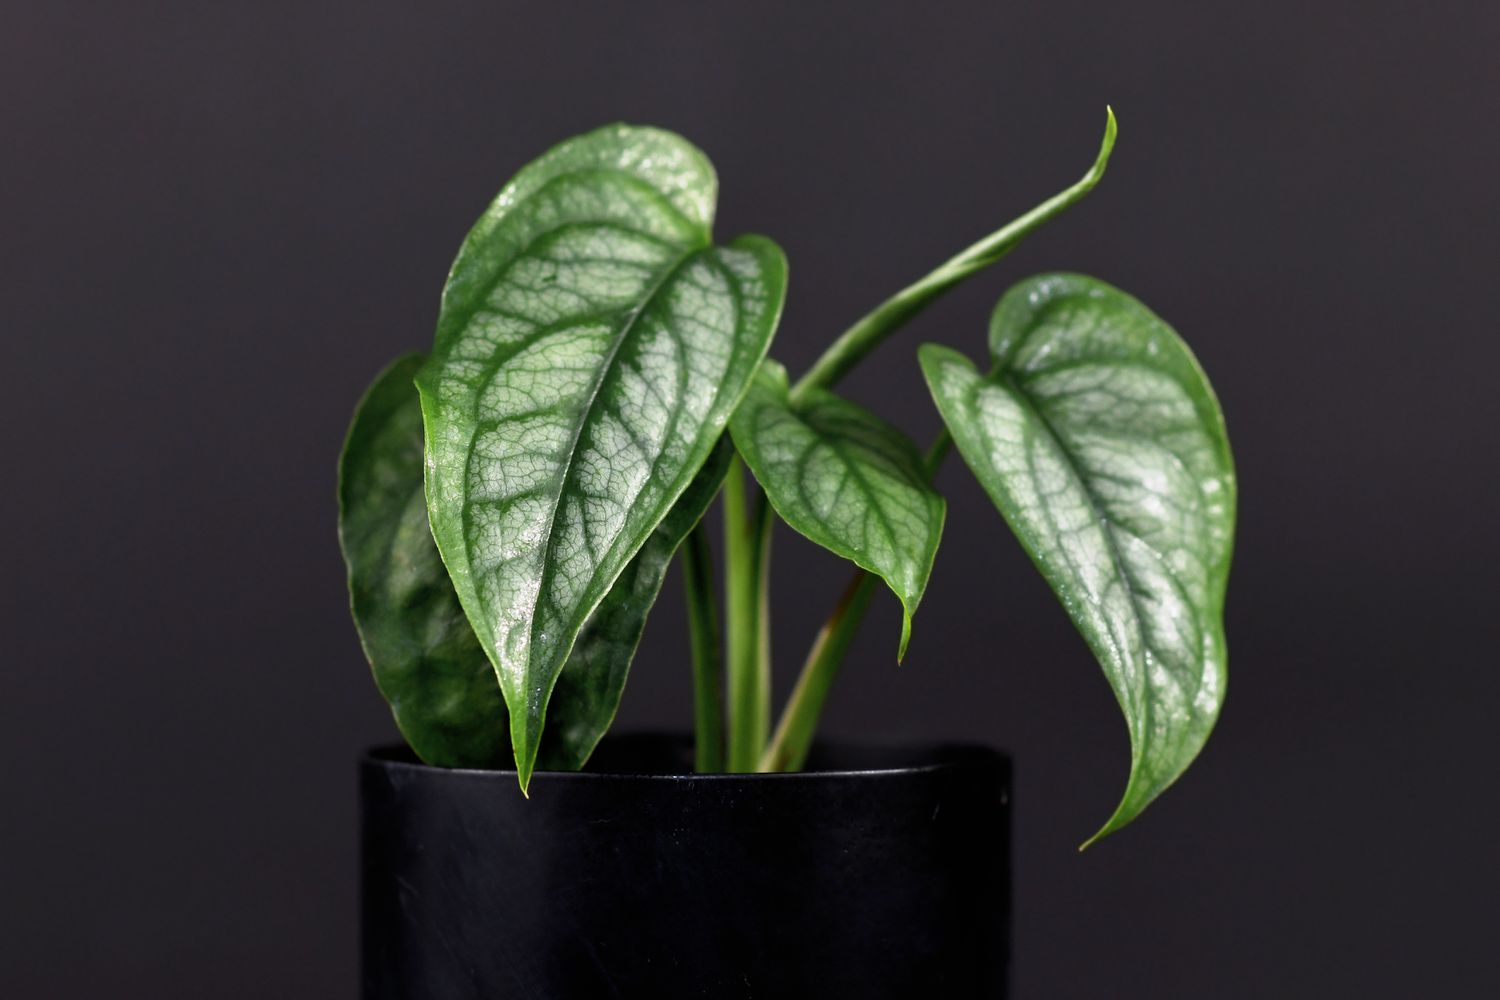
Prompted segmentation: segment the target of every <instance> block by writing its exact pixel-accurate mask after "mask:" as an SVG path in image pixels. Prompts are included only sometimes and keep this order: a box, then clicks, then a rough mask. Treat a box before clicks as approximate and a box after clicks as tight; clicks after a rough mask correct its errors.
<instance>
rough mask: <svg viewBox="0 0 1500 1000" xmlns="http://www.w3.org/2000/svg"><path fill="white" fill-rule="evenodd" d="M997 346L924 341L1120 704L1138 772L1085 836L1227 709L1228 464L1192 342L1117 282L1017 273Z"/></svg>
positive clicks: (928, 365) (960, 421) (1177, 769)
mask: <svg viewBox="0 0 1500 1000" xmlns="http://www.w3.org/2000/svg"><path fill="white" fill-rule="evenodd" d="M990 352H991V357H992V359H993V368H992V370H991V371H990V373H989V374H981V373H980V372H979V371H977V370H976V369H975V367H974V365H973V364H972V363H970V362H969V361H968V360H967V359H966V358H964V357H963V356H962V355H959V354H957V353H955V352H953V351H951V350H948V349H947V348H943V347H938V346H936V345H932V344H928V345H926V346H924V347H923V348H922V349H921V355H920V356H921V362H922V370H923V372H924V374H925V375H926V378H927V384H928V386H929V388H930V389H931V390H932V395H933V398H934V399H935V400H936V401H937V405H938V409H939V410H940V411H941V412H942V415H943V420H944V421H945V422H946V423H947V425H948V429H949V430H950V432H951V433H952V434H953V440H954V442H955V443H956V444H957V445H958V450H959V452H960V453H961V454H962V455H963V457H964V461H965V462H967V463H968V465H969V468H970V469H972V470H973V471H974V474H975V475H976V476H977V477H978V479H979V481H980V483H981V484H983V486H984V488H985V490H986V492H988V493H989V495H990V498H991V499H992V500H993V501H994V502H995V505H996V506H997V507H999V509H1000V512H1001V514H1003V515H1004V516H1005V519H1006V521H1007V522H1009V524H1010V526H1011V528H1012V530H1014V531H1015V533H1016V535H1017V537H1018V538H1019V539H1020V541H1021V544H1022V546H1023V547H1024V548H1025V549H1026V551H1027V553H1028V554H1030V556H1031V558H1032V560H1033V561H1034V562H1035V563H1036V565H1037V567H1038V568H1039V569H1040V570H1041V571H1042V574H1043V575H1044V576H1045V577H1046V578H1047V580H1048V582H1049V583H1051V585H1052V588H1053V589H1054V590H1055V591H1056V592H1057V595H1058V597H1059V598H1060V599H1061V601H1062V604H1063V607H1064V608H1066V609H1067V612H1068V614H1069V615H1070V616H1071V617H1072V619H1073V622H1074V624H1075V625H1077V627H1078V629H1079V631H1080V632H1081V633H1082V634H1083V637H1084V638H1085V639H1086V640H1087V641H1088V643H1089V645H1090V647H1092V649H1093V651H1094V654H1095V656H1097V657H1098V659H1099V662H1100V664H1101V665H1102V666H1103V668H1104V673H1105V676H1106V677H1107V678H1108V680H1109V683H1110V685H1111V686H1112V687H1113V688H1114V692H1115V697H1116V698H1117V699H1118V701H1119V703H1120V708H1121V709H1122V710H1123V712H1124V714H1125V719H1126V722H1127V724H1128V727H1129V730H1130V742H1131V765H1130V778H1129V781H1128V783H1127V785H1126V788H1125V794H1124V796H1123V798H1122V799H1121V801H1120V804H1119V806H1118V807H1117V808H1116V810H1115V812H1114V815H1112V816H1111V817H1110V819H1109V821H1108V822H1107V823H1105V825H1104V827H1103V828H1102V829H1100V831H1099V832H1098V833H1096V834H1095V835H1094V836H1093V837H1092V838H1091V839H1090V840H1089V843H1093V841H1095V840H1098V839H1099V838H1100V837H1103V836H1105V835H1106V834H1109V833H1112V832H1113V831H1115V830H1118V829H1119V828H1120V827H1122V826H1124V825H1125V824H1126V823H1128V822H1130V820H1132V819H1133V818H1134V817H1135V816H1137V815H1138V814H1139V813H1140V812H1141V810H1142V809H1144V808H1145V807H1146V806H1147V805H1148V804H1149V803H1150V802H1151V800H1152V799H1154V798H1155V797H1156V796H1157V795H1159V794H1160V793H1161V792H1162V791H1163V790H1164V789H1166V788H1167V786H1168V785H1170V784H1171V783H1172V782H1173V781H1174V780H1176V778H1177V777H1178V776H1179V775H1180V774H1181V773H1182V772H1183V770H1184V769H1186V768H1187V766H1188V765H1189V764H1190V763H1191V762H1192V760H1193V758H1194V757H1195V756H1197V754H1198V751H1199V750H1200V749H1201V748H1202V746H1203V743H1204V741H1205V740H1206V739H1207V738H1208V734H1209V731H1210V730H1211V729H1212V728H1213V725H1214V721H1215V720H1216V719H1217V718H1218V715H1219V709H1220V707H1221V706H1222V704H1223V701H1224V686H1225V682H1226V668H1225V663H1226V651H1225V641H1224V623H1223V611H1224V591H1225V587H1226V584H1227V581H1228V575H1229V560H1230V552H1231V549H1232V546H1233V538H1234V515H1235V477H1234V466H1233V463H1232V461H1231V459H1230V454H1229V443H1228V438H1227V436H1226V434H1225V430H1224V419H1223V416H1222V415H1221V413H1220V412H1219V404H1218V401H1217V400H1216V399H1215V398H1214V393H1213V390H1212V388H1211V387H1210V386H1209V384H1208V380H1207V378H1206V377H1205V376H1204V374H1203V371H1202V369H1201V368H1199V367H1198V363H1197V361H1196V360H1195V359H1194V358H1193V355H1192V353H1191V352H1190V351H1189V350H1188V348H1187V346H1186V345H1185V344H1183V342H1182V340H1181V339H1180V338H1179V337H1178V336H1177V334H1176V333H1175V332H1173V330H1172V328H1171V327H1169V326H1168V325H1167V324H1166V323H1164V322H1163V321H1162V320H1161V319H1159V318H1158V317H1157V316H1155V315H1154V314H1153V313H1152V312H1151V311H1150V310H1148V309H1147V308H1146V307H1145V306H1143V305H1142V304H1141V303H1139V302H1137V301H1136V300H1135V299H1133V298H1131V297H1130V296H1128V295H1126V294H1125V293H1124V292H1121V291H1119V290H1118V289H1115V288H1112V287H1110V286H1109V285H1106V284H1104V283H1103V282H1100V281H1096V280H1094V279H1092V278H1087V277H1083V276H1080V275H1067V274H1054V275H1043V276H1040V277H1037V278H1033V279H1031V280H1028V281H1025V282H1022V283H1021V284H1019V285H1017V286H1016V287H1014V288H1012V289H1011V290H1010V291H1009V292H1007V293H1006V295H1005V297H1004V298H1002V299H1001V300H1000V303H999V305H998V306H997V307H996V309H995V313H994V318H993V319H992V321H991V326H990ZM1085 846H1087V844H1086V845H1085Z"/></svg>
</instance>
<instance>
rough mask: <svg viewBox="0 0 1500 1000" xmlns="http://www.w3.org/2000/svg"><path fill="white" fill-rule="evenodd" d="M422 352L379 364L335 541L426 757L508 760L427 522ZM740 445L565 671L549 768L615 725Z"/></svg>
mask: <svg viewBox="0 0 1500 1000" xmlns="http://www.w3.org/2000/svg"><path fill="white" fill-rule="evenodd" d="M423 360H424V359H423V357H422V356H421V355H418V354H413V355H409V356H407V357H404V358H401V359H399V360H398V361H396V362H394V363H393V364H392V365H391V366H390V367H389V368H387V369H386V370H385V371H384V372H382V373H381V375H380V376H379V377H378V378H377V379H376V380H375V383H374V384H373V385H371V387H370V388H369V390H368V391H367V392H366V393H365V397H364V399H363V400H362V401H361V403H360V405H359V407H358V409H357V410H356V411H355V415H354V422H353V424H352V425H351V427H350V431H349V436H348V440H347V442H346V444H345V447H344V454H343V457H342V459H341V461H340V466H339V538H340V543H341V545H342V546H343V549H344V558H345V561H346V564H347V565H348V568H349V591H350V597H351V606H352V609H353V612H354V619H355V625H356V627H357V628H358V631H359V634H360V640H361V642H362V643H363V645H364V648H365V653H366V656H367V657H368V658H369V660H370V665H371V668H372V670H373V672H374V674H375V679H376V683H377V685H378V686H379V687H380V690H381V693H382V694H384V695H385V697H386V699H387V700H388V701H389V702H390V704H391V709H392V712H393V714H394V715H395V717H396V724H397V726H398V728H399V729H400V730H401V734H402V736H403V737H405V738H406V741H407V743H408V744H409V745H410V746H411V748H412V750H413V751H414V752H416V754H417V756H419V757H421V758H422V759H423V760H424V761H426V762H427V763H429V764H435V765H438V766H441V767H479V768H494V767H502V766H504V765H505V763H506V761H507V757H508V750H509V743H510V728H509V726H508V725H507V719H508V714H507V712H506V707H505V701H504V699H503V698H502V697H501V695H500V685H499V683H498V682H497V681H496V679H495V670H494V667H492V666H491V665H490V661H489V658H488V657H486V656H485V655H484V650H483V649H482V648H480V645H479V640H478V639H476V638H475V636H474V630H473V629H472V628H471V627H470V625H469V621H468V618H467V617H466V616H465V615H464V612H463V608H462V606H461V605H460V604H459V602H458V595H457V594H456V593H455V592H454V590H453V584H452V582H451V581H450V580H449V579H448V571H447V570H446V569H445V568H444V567H443V563H442V559H441V558H440V557H439V555H438V550H437V545H436V544H435V543H434V542H433V540H432V533H431V531H430V530H429V528H428V524H427V505H426V501H425V499H424V497H423V492H422V410H421V406H420V404H419V402H418V399H417V390H416V387H415V386H414V385H413V384H412V377H413V376H414V375H415V374H416V372H417V370H418V368H420V367H421V365H422V362H423ZM732 453H733V449H732V448H731V447H730V445H729V441H728V438H727V437H725V438H724V439H723V440H722V441H721V443H720V446H719V447H717V448H715V449H714V451H713V453H712V455H711V456H710V458H709V460H708V462H707V463H706V464H705V465H704V466H703V468H702V469H701V470H700V471H699V473H698V476H697V477H696V478H695V479H694V480H693V483H692V485H691V486H690V487H689V488H688V490H687V492H685V493H684V494H683V495H682V498H681V499H680V500H679V501H678V502H677V504H676V506H674V507H673V508H672V510H671V512H670V513H669V514H668V515H667V517H666V519H665V520H663V521H662V523H661V525H660V526H659V527H658V528H657V529H656V531H654V532H652V534H651V537H650V539H648V540H647V542H646V544H645V545H644V546H643V547H642V548H641V551H640V552H639V553H638V554H637V555H636V557H635V558H634V559H632V560H631V561H630V563H629V565H627V566H626V567H625V571H624V572H623V573H621V574H620V578H619V579H618V580H617V581H615V585H614V586H613V587H612V588H610V591H609V593H608V594H607V595H605V598H604V600H603V601H602V602H601V603H600V604H599V607H598V609H597V610H596V611H595V612H594V614H593V615H592V616H591V617H590V618H589V620H588V623H587V624H586V625H585V626H584V628H583V630H582V632H580V634H579V636H578V641H577V642H576V643H575V644H574V646H573V652H572V654H571V655H570V656H569V657H568V662H567V664H566V665H565V666H564V667H563V671H562V675H561V676H560V677H559V678H558V682H557V686H558V691H559V692H563V693H562V694H560V695H559V696H558V703H557V705H556V707H555V709H554V711H553V713H552V716H553V717H552V720H551V724H550V725H549V726H548V727H547V734H546V736H545V737H544V739H543V744H542V750H541V761H542V766H543V767H546V768H551V769H556V770H577V769H579V768H581V767H583V765H584V764H585V763H586V762H587V761H588V758H589V755H590V754H591V753H592V752H593V750H594V747H595V745H597V744H598V742H599V740H600V738H601V737H602V736H603V735H604V733H605V731H606V730H607V729H608V728H609V725H610V723H611V722H612V721H613V720H614V717H615V712H616V710H617V709H618V708H619V705H620V695H621V693H622V692H623V690H624V687H625V678H626V675H627V673H628V671H629V669H630V662H631V660H632V659H634V657H635V650H636V646H637V645H639V643H640V639H641V633H642V632H643V631H644V630H645V626H646V616H647V614H648V613H649V612H650V610H651V606H652V605H653V604H654V603H655V602H656V597H657V594H658V593H660V591H661V586H662V581H663V580H664V579H665V578H666V574H667V569H668V567H669V566H670V564H671V559H672V556H673V554H674V553H675V552H676V551H677V548H678V546H679V545H680V544H681V543H682V540H683V539H684V538H685V537H686V536H687V533H688V532H689V531H690V530H692V527H693V525H695V524H697V522H698V520H699V519H700V518H701V517H702V516H703V512H704V510H705V509H707V507H708V505H709V504H710V503H711V502H712V500H713V497H714V494H715V493H717V492H718V489H719V485H720V483H722V481H723V479H724V472H725V470H726V469H727V468H728V465H729V458H730V456H731V455H732Z"/></svg>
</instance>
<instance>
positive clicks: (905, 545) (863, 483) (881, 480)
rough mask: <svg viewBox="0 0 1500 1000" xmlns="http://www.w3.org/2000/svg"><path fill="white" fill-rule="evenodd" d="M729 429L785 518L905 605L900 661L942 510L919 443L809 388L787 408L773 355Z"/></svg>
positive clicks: (928, 569)
mask: <svg viewBox="0 0 1500 1000" xmlns="http://www.w3.org/2000/svg"><path fill="white" fill-rule="evenodd" d="M730 431H731V433H732V434H733V435H734V443H735V446H736V447H737V448H738V449H739V451H740V454H742V455H743V456H744V457H745V461H746V463H747V464H748V465H749V466H750V469H751V471H752V472H754V473H755V478H756V480H757V481H758V482H759V483H760V485H761V487H762V488H763V489H764V490H765V491H766V496H767V497H769V498H770V501H771V505H772V506H773V507H774V508H776V513H777V514H778V515H780V516H781V519H782V520H784V521H786V523H787V524H789V525H791V527H792V528H793V529H795V530H796V531H799V532H801V533H802V534H803V535H806V536H807V537H808V538H810V539H812V540H813V541H815V542H817V543H818V544H819V545H821V546H823V547H824V548H826V549H828V550H829V551H831V552H834V553H836V554H837V555H841V556H843V557H844V558H845V559H849V560H852V561H853V562H854V563H855V564H856V565H858V566H860V567H861V568H862V569H866V570H868V571H870V572H871V573H874V574H875V575H876V576H879V577H880V578H881V579H883V580H885V582H886V583H887V584H888V585H889V586H890V588H891V590H892V591H894V592H895V594H896V596H897V597H898V598H900V599H901V605H902V618H901V644H900V648H899V649H898V651H897V653H896V658H897V659H898V660H899V659H901V658H902V657H903V656H905V655H906V644H907V641H908V640H909V639H910V637H911V616H912V615H913V614H914V613H915V612H916V610H917V603H918V602H919V601H921V599H922V592H923V591H924V590H925V589H926V587H927V578H928V577H929V576H930V575H931V574H932V561H933V558H934V556H936V554H937V547H938V539H939V538H940V537H941V536H942V532H943V517H944V515H945V513H946V511H947V505H946V504H945V503H944V501H943V498H942V497H941V496H939V495H938V494H937V492H936V491H934V490H933V489H932V487H931V486H930V485H928V482H927V475H926V472H925V470H924V469H923V467H922V456H921V454H920V453H919V452H918V451H917V448H916V446H915V445H914V444H912V442H911V440H910V439H909V438H907V437H906V435H904V434H902V433H901V432H900V431H898V430H897V429H896V428H894V427H892V426H891V425H890V424H887V423H886V422H885V421H883V420H881V419H880V418H879V417H876V416H875V415H874V414H873V413H870V412H869V411H868V410H866V409H864V408H863V407H860V406H856V405H855V404H853V403H851V402H849V401H847V400H844V399H840V398H839V397H838V396H835V395H834V394H833V393H831V392H827V391H825V390H821V389H818V390H814V391H811V392H809V393H807V394H806V396H805V397H804V398H803V399H802V400H801V401H799V402H798V403H797V404H796V405H793V404H792V402H791V400H790V398H789V395H788V387H787V376H786V369H784V368H782V366H781V365H779V364H777V363H776V362H775V361H772V360H769V359H768V360H767V361H766V362H765V363H764V364H763V365H761V370H760V372H759V373H758V374H757V375H756V377H755V382H754V384H753V385H752V386H751V388H750V391H749V392H748V393H747V394H746V396H745V401H744V402H743V403H741V404H740V408H739V409H738V410H737V411H736V412H735V415H734V418H733V420H732V421H731V422H730Z"/></svg>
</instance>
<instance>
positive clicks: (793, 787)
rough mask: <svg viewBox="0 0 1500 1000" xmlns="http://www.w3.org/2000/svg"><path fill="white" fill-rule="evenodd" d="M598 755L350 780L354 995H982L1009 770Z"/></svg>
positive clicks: (999, 914)
mask: <svg viewBox="0 0 1500 1000" xmlns="http://www.w3.org/2000/svg"><path fill="white" fill-rule="evenodd" d="M691 769H692V758H691V750H690V745H689V743H688V742H687V741H686V740H684V739H676V738H669V737H663V736H635V737H617V738H610V739H606V740H605V741H604V743H603V744H601V746H600V748H599V750H598V752H597V753H596V754H595V756H594V760H593V761H592V762H591V763H590V772H589V773H584V774H560V773H538V774H537V775H536V776H535V777H534V778H533V780H532V783H531V798H530V799H529V800H528V799H525V798H523V797H522V795H521V792H520V789H519V787H518V786H517V784H516V776H515V773H514V772H506V771H493V772H491V771H454V770H443V769H440V768H434V767H427V766H425V765H422V764H419V763H417V762H416V761H415V759H414V758H413V757H412V756H411V755H410V754H409V753H408V752H407V751H405V750H382V751H376V752H373V753H371V754H370V755H368V756H367V757H365V758H364V760H363V761H362V762H361V766H360V778H361V781H360V786H361V799H362V808H363V825H364V833H363V836H364V856H363V864H364V906H363V913H364V916H363V921H364V928H363V956H364V957H363V965H364V996H365V998H366V1000H397V998H400V1000H450V998H460V997H462V998H471V997H474V998H477V997H483V998H486V1000H502V998H507V997H517V998H520V997H527V998H531V997H545V998H549V1000H568V998H575V997H576V998H595V997H621V998H636V997H642V998H652V1000H670V998H676V997H710V998H722V997H767V998H795V997H822V998H839V1000H841V998H856V997H857V998H861V1000H876V998H884V997H891V998H898V997H899V998H901V1000H911V998H918V997H943V998H970V997H986V998H987V997H1003V996H1004V995H1005V979H1006V965H1007V959H1008V944H1009V942H1008V938H1009V896H1010V877H1009V876H1010V844H1009V839H1010V838H1009V832H1010V831H1009V808H1008V801H1009V787H1010V766H1009V762H1008V761H1007V760H1006V758H1004V757H1002V756H1001V755H999V754H997V753H995V752H993V751H991V750H986V749H983V748H980V747H928V748H919V749H914V750H891V749H861V748H857V747H839V746H828V747H820V748H819V749H818V750H816V751H815V753H814V756H813V758H812V759H811V760H810V761H809V769H808V770H807V771H805V772H803V773H801V774H777V775H694V774H691V773H688V772H690V771H691Z"/></svg>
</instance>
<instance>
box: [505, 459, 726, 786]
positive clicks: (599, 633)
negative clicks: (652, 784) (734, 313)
mask: <svg viewBox="0 0 1500 1000" xmlns="http://www.w3.org/2000/svg"><path fill="white" fill-rule="evenodd" d="M733 455H734V447H733V446H732V445H731V444H730V443H729V436H728V435H725V436H724V437H723V438H721V439H720V441H719V444H718V446H717V447H716V448H714V450H713V452H712V453H711V454H710V455H709V458H708V461H707V462H706V463H704V465H703V468H702V469H700V470H698V475H697V476H695V477H694V478H693V482H692V485H691V486H689V487H688V489H687V492H686V493H684V494H683V495H682V498H681V499H680V500H678V501H677V504H676V506H674V507H673V508H672V510H671V512H670V513H669V514H667V516H666V518H665V519H664V520H663V521H662V522H661V524H660V525H658V526H657V529H656V530H655V531H653V532H652V533H651V537H650V538H648V539H647V540H646V544H645V545H644V546H642V547H641V551H640V552H638V553H637V554H636V557H635V558H634V559H632V560H631V561H630V564H629V565H628V566H626V567H625V572H623V573H621V574H620V578H619V579H618V580H616V581H615V585H614V586H613V587H611V588H610V591H609V594H608V595H606V596H605V598H604V601H603V602H602V603H601V604H600V605H599V607H598V609H597V610H596V611H595V612H594V613H593V615H591V616H590V617H589V620H588V622H587V624H585V625H584V627H583V630H582V631H581V632H579V633H578V641H577V642H576V643H574V644H573V652H572V654H571V655H569V657H568V662H567V665H566V666H564V667H563V671H562V674H561V675H560V676H559V677H558V678H557V686H556V687H555V688H553V691H552V704H553V708H552V711H551V712H550V713H549V714H550V716H551V717H550V718H549V719H548V721H547V728H546V732H545V733H544V734H543V736H542V747H541V752H540V754H539V756H538V761H539V764H540V766H541V767H543V768H546V769H549V770H557V771H576V770H578V769H579V768H581V767H583V765H584V764H585V763H586V762H587V761H588V759H589V755H590V754H592V753H593V752H594V747H595V746H597V745H598V743H599V740H600V739H601V738H603V736H604V733H605V731H606V730H608V729H609V725H610V723H611V722H613V721H614V718H615V712H616V711H617V710H618V709H619V707H620V696H621V694H623V693H624V691H625V677H626V674H627V673H628V672H629V670H630V662H631V661H632V660H633V659H635V651H636V647H637V646H639V645H640V642H641V634H642V633H643V632H645V630H646V616H647V615H648V614H649V613H650V611H651V607H652V605H654V604H655V603H656V598H657V595H659V594H660V593H661V586H662V582H663V581H664V580H665V579H666V576H667V570H668V568H670V566H671V565H672V557H673V556H674V555H675V554H676V552H677V549H678V547H679V546H681V545H682V542H683V539H685V538H686V537H687V536H688V533H689V532H690V531H692V530H693V528H694V527H695V526H696V525H697V524H698V522H699V521H700V520H702V518H703V512H704V511H706V510H708V507H709V505H710V504H712V503H713V500H714V497H715V496H717V495H718V493H719V487H720V486H722V485H723V483H724V474H725V473H726V472H727V471H728V470H729V460H730V459H731V458H732V457H733ZM485 672H486V673H487V674H489V676H490V678H491V680H493V679H494V673H493V672H492V671H491V670H490V669H489V665H488V663H486V665H485Z"/></svg>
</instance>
